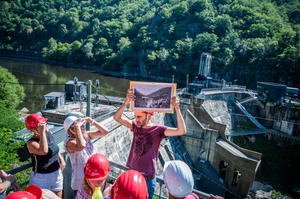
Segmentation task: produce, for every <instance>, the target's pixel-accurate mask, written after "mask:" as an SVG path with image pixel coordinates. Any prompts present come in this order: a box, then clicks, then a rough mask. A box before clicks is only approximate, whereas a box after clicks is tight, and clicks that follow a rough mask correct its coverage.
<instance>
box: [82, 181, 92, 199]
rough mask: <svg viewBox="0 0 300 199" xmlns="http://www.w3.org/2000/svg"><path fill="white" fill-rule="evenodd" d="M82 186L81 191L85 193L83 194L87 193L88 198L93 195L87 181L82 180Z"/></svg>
mask: <svg viewBox="0 0 300 199" xmlns="http://www.w3.org/2000/svg"><path fill="white" fill-rule="evenodd" d="M82 185H83V190H84V191H85V193H87V194H89V195H90V196H92V195H93V189H92V187H91V186H90V185H89V183H88V181H87V180H86V179H85V178H83V183H82Z"/></svg>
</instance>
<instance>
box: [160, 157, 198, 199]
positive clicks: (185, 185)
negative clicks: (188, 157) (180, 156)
mask: <svg viewBox="0 0 300 199" xmlns="http://www.w3.org/2000/svg"><path fill="white" fill-rule="evenodd" d="M163 178H164V182H165V185H166V187H167V189H168V191H169V193H170V194H171V195H172V196H175V197H185V196H187V195H189V194H190V193H191V192H192V190H193V187H194V178H193V174H192V171H191V169H190V168H189V166H188V165H187V164H186V163H184V162H183V161H180V160H173V161H168V162H166V163H165V166H164V170H163Z"/></svg>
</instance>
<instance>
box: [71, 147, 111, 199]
mask: <svg viewBox="0 0 300 199" xmlns="http://www.w3.org/2000/svg"><path fill="white" fill-rule="evenodd" d="M109 172H110V166H109V162H108V160H107V158H106V157H105V155H103V154H100V153H96V154H94V155H92V156H91V157H90V158H89V159H88V161H87V163H86V165H85V167H84V179H83V184H82V186H81V187H80V188H79V190H78V192H77V196H76V199H91V198H92V195H93V193H94V192H95V189H96V187H100V188H101V191H102V195H103V199H108V198H109V194H110V189H111V186H112V185H111V184H109V183H107V182H106V179H107V177H108V174H109Z"/></svg>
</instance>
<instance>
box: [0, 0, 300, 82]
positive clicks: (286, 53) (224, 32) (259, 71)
mask: <svg viewBox="0 0 300 199" xmlns="http://www.w3.org/2000/svg"><path fill="white" fill-rule="evenodd" d="M0 9H1V11H0V15H1V16H0V35H1V37H0V48H5V49H13V50H29V51H40V52H42V53H43V56H44V57H45V58H48V59H52V60H57V61H60V62H68V63H74V64H84V65H97V66H99V67H102V68H103V69H109V70H115V71H120V70H128V71H129V72H130V71H135V72H140V73H141V74H142V75H160V76H162V75H165V76H168V77H169V76H171V74H176V77H177V78H178V77H184V76H185V74H186V73H190V74H196V73H197V71H198V65H199V58H200V55H201V53H202V52H210V53H212V55H213V61H212V71H213V72H214V73H216V74H217V75H218V77H220V78H225V79H226V80H234V79H237V80H238V82H239V83H243V84H246V85H248V86H252V87H253V86H254V85H255V83H256V81H257V80H259V81H274V82H281V83H286V84H288V85H290V86H298V87H299V86H300V83H299V80H300V75H299V74H300V69H299V67H300V51H299V46H300V42H299V37H300V25H299V18H300V3H299V1H298V0H276V1H275V0H250V1H249V0H214V1H212V0H122V1H116V0H87V1H79V0H78V1H76V0H55V1H54V0H11V1H1V2H0Z"/></svg>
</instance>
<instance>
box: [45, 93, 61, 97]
mask: <svg viewBox="0 0 300 199" xmlns="http://www.w3.org/2000/svg"><path fill="white" fill-rule="evenodd" d="M64 95H65V92H51V93H48V94H46V95H44V97H61V96H64Z"/></svg>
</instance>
